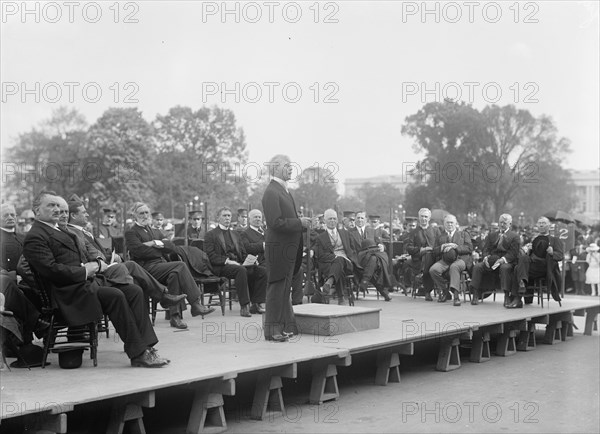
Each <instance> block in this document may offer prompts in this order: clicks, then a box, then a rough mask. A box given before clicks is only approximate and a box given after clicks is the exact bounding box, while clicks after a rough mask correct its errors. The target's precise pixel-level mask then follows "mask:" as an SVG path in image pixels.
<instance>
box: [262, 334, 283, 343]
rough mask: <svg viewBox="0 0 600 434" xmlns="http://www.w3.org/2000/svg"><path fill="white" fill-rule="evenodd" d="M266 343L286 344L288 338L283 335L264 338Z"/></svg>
mask: <svg viewBox="0 0 600 434" xmlns="http://www.w3.org/2000/svg"><path fill="white" fill-rule="evenodd" d="M265 339H266V340H268V341H273V342H287V341H288V337H287V336H285V335H279V334H276V335H273V336H271V337H268V338H265Z"/></svg>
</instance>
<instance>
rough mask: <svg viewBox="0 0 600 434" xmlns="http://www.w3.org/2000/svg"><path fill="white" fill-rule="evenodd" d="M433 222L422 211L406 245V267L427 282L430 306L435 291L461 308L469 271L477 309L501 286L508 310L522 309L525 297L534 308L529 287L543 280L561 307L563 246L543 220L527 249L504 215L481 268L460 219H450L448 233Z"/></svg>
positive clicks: (491, 236) (488, 241) (488, 240)
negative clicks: (463, 281) (465, 275)
mask: <svg viewBox="0 0 600 434" xmlns="http://www.w3.org/2000/svg"><path fill="white" fill-rule="evenodd" d="M430 218H431V211H430V210H429V209H427V208H422V209H421V210H419V214H418V226H417V227H416V228H415V229H414V230H413V231H411V233H410V234H409V236H408V237H407V240H406V242H407V244H406V251H407V253H408V254H409V255H410V259H409V260H408V261H407V263H406V267H407V269H408V270H410V272H411V274H412V275H413V276H414V275H418V276H420V277H421V278H422V285H423V288H424V295H425V300H427V301H433V298H432V296H431V292H432V291H433V290H434V289H435V290H436V291H437V293H438V302H442V303H443V302H446V301H447V300H449V299H451V298H452V299H453V301H454V302H453V304H454V306H460V304H461V302H460V298H459V292H460V285H461V273H462V272H464V271H467V272H468V273H469V274H470V279H471V280H470V287H469V291H470V292H471V294H472V296H471V304H473V305H477V304H478V302H479V301H478V300H479V299H480V298H481V297H482V296H483V293H485V292H487V291H490V290H493V289H495V287H496V286H498V285H499V287H500V289H501V290H502V291H503V292H504V295H505V297H504V306H505V307H507V308H522V307H523V300H522V297H523V296H526V297H525V299H526V302H531V299H532V298H531V289H530V286H531V284H532V283H533V281H534V280H535V279H538V278H545V279H546V284H547V286H548V288H549V291H550V292H551V294H552V296H553V298H554V299H555V300H556V301H559V302H560V295H559V282H560V280H559V268H558V263H559V262H560V261H562V259H563V246H562V241H561V240H559V239H558V238H557V237H555V236H553V235H550V231H549V230H550V221H549V220H548V218H546V217H540V218H539V220H538V222H537V227H538V231H539V234H537V236H535V237H534V238H533V239H532V240H531V242H529V243H527V244H525V245H523V246H522V245H521V240H520V237H519V235H518V234H517V233H516V232H515V231H513V230H512V217H511V215H510V214H502V215H501V216H500V218H499V220H498V226H499V230H498V231H494V232H490V234H489V235H488V236H487V237H486V239H485V242H484V245H483V249H482V257H483V258H482V261H481V262H473V259H472V255H471V252H472V250H473V246H472V242H471V239H470V236H469V234H468V232H466V231H462V230H460V229H459V227H458V223H457V220H456V217H455V216H453V215H448V216H446V217H445V218H444V225H443V228H440V227H433V226H431V225H430V224H429V220H430ZM448 280H449V282H448ZM498 280H499V282H498ZM413 290H417V288H414V289H413Z"/></svg>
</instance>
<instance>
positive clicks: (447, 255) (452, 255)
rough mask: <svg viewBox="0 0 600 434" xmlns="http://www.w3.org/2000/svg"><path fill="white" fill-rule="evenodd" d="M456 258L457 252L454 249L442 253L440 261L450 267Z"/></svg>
mask: <svg viewBox="0 0 600 434" xmlns="http://www.w3.org/2000/svg"><path fill="white" fill-rule="evenodd" d="M456 258H458V252H457V251H456V249H451V250H448V251H447V252H444V253H442V261H444V262H445V263H446V264H448V265H450V264H452V263H453V262H454V261H456Z"/></svg>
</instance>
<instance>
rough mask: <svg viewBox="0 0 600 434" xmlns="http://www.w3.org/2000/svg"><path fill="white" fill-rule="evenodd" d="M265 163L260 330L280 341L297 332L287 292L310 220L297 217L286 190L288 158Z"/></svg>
mask: <svg viewBox="0 0 600 434" xmlns="http://www.w3.org/2000/svg"><path fill="white" fill-rule="evenodd" d="M269 164H270V168H271V171H270V175H271V177H272V178H271V182H270V183H269V185H268V186H267V188H266V189H265V192H264V194H263V198H262V207H263V211H264V213H265V220H266V222H267V232H266V235H265V259H266V264H267V274H268V282H269V283H268V286H267V302H266V314H265V330H264V332H265V339H266V340H268V341H275V342H283V341H286V340H287V339H288V336H290V334H293V332H295V331H297V330H296V320H295V318H294V310H293V307H292V302H291V300H290V291H291V287H292V278H293V276H294V275H295V274H296V273H297V272H298V271H299V270H300V266H301V264H302V251H303V237H302V232H303V230H305V228H308V226H309V225H310V219H309V218H307V217H303V218H299V217H298V214H297V212H296V204H295V203H294V199H293V197H292V195H291V194H290V192H289V191H288V188H287V181H289V180H290V179H291V176H292V170H293V167H292V165H291V164H290V159H289V158H288V157H287V156H285V155H276V156H275V157H273V158H272V159H271V161H270V163H269Z"/></svg>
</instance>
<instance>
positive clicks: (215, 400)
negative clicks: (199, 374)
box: [186, 379, 235, 434]
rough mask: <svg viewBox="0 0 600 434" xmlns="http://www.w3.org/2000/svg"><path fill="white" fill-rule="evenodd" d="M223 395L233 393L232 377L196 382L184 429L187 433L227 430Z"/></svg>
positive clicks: (233, 383) (212, 432) (233, 382)
mask: <svg viewBox="0 0 600 434" xmlns="http://www.w3.org/2000/svg"><path fill="white" fill-rule="evenodd" d="M223 395H228V396H232V395H235V380H234V379H228V380H213V381H205V382H200V383H197V385H196V386H195V392H194V400H193V402H192V409H191V411H190V417H189V419H188V425H187V429H186V433H187V434H199V433H211V434H216V433H221V432H224V431H226V430H227V420H226V419H225V411H224V410H223V405H224V401H223Z"/></svg>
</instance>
